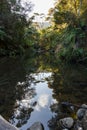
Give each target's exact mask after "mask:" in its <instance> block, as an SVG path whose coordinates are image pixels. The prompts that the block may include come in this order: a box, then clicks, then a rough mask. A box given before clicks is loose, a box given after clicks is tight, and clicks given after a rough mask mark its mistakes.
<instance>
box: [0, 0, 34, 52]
mask: <svg viewBox="0 0 87 130" xmlns="http://www.w3.org/2000/svg"><path fill="white" fill-rule="evenodd" d="M31 10H32V4H31V3H28V4H27V3H25V4H23V5H22V4H21V0H1V1H0V30H1V32H2V33H1V35H0V43H1V45H0V46H2V47H3V48H4V49H5V50H9V51H12V50H14V51H15V50H17V49H20V46H23V44H24V42H25V41H24V33H25V32H24V31H25V28H26V27H28V26H29V25H30V24H31V22H30V20H27V17H28V13H29V12H30V11H31ZM3 32H4V33H3ZM2 36H3V39H2Z"/></svg>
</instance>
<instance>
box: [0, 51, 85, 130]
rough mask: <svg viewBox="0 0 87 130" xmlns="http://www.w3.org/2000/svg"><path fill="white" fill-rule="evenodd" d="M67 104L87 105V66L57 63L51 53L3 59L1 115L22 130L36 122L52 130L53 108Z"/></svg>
mask: <svg viewBox="0 0 87 130" xmlns="http://www.w3.org/2000/svg"><path fill="white" fill-rule="evenodd" d="M65 101H68V102H70V103H74V104H78V105H80V104H83V103H85V104H87V67H86V66H83V65H66V64H64V63H58V62H57V59H56V58H55V56H53V55H49V53H47V54H44V55H38V56H32V55H31V56H30V55H28V54H27V55H26V56H25V57H22V58H21V59H20V58H15V59H13V58H2V59H0V114H1V115H2V116H4V118H5V119H7V120H9V121H10V122H11V123H13V124H14V125H16V126H17V127H19V129H20V130H26V129H27V128H29V127H30V126H31V125H32V124H33V123H34V122H36V121H40V122H42V124H43V125H44V127H45V130H50V128H49V127H48V125H47V122H48V121H49V120H50V119H51V118H52V117H54V116H55V115H56V113H55V111H53V110H52V109H51V108H52V107H51V106H53V105H54V104H56V103H61V102H65ZM59 111H60V110H59Z"/></svg>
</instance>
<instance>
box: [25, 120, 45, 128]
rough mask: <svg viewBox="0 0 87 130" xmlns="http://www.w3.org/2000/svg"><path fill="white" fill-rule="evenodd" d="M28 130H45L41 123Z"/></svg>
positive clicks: (36, 123)
mask: <svg viewBox="0 0 87 130" xmlns="http://www.w3.org/2000/svg"><path fill="white" fill-rule="evenodd" d="M27 130H44V128H43V125H42V124H41V123H40V122H35V123H34V124H33V125H32V126H31V127H30V128H29V129H27Z"/></svg>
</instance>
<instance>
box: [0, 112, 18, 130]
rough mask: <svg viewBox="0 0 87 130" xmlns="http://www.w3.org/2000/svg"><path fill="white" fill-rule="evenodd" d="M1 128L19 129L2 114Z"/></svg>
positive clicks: (2, 129)
mask: <svg viewBox="0 0 87 130" xmlns="http://www.w3.org/2000/svg"><path fill="white" fill-rule="evenodd" d="M0 130H18V129H17V128H16V127H15V126H13V125H12V124H10V123H9V122H7V121H6V120H5V119H4V118H3V117H2V116H1V115H0Z"/></svg>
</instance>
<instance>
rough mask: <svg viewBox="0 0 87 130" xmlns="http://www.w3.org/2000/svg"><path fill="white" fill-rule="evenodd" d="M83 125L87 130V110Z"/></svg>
mask: <svg viewBox="0 0 87 130" xmlns="http://www.w3.org/2000/svg"><path fill="white" fill-rule="evenodd" d="M82 125H83V128H84V130H87V110H86V111H85V115H84V117H83V119H82Z"/></svg>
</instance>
